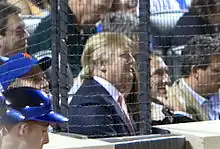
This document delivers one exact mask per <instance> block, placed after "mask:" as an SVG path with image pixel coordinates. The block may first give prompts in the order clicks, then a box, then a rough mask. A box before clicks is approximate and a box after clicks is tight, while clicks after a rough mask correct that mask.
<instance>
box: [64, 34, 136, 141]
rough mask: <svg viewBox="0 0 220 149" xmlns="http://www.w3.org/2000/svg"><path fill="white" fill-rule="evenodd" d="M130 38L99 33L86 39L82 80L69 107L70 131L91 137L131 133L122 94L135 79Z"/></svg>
mask: <svg viewBox="0 0 220 149" xmlns="http://www.w3.org/2000/svg"><path fill="white" fill-rule="evenodd" d="M131 52H132V42H131V40H130V39H129V38H127V37H126V36H124V35H120V34H116V33H104V32H103V33H99V34H97V35H95V36H93V37H91V38H89V39H88V41H87V43H86V45H85V49H84V52H83V55H82V58H81V62H82V66H83V73H82V77H84V80H83V83H82V85H81V86H80V88H79V89H78V91H77V92H76V93H75V94H74V95H73V99H72V100H71V101H70V104H69V105H70V108H69V118H70V120H69V125H68V126H69V127H68V130H69V132H72V133H77V134H83V135H87V136H89V137H92V138H97V137H112V136H128V135H134V127H133V124H132V120H131V118H130V117H129V112H128V109H127V105H126V101H125V98H126V97H127V96H128V95H129V92H130V91H131V88H132V83H133V79H134V72H133V68H134V67H133V66H134V62H135V60H134V58H133V56H132V54H131Z"/></svg>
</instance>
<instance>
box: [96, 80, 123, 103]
mask: <svg viewBox="0 0 220 149" xmlns="http://www.w3.org/2000/svg"><path fill="white" fill-rule="evenodd" d="M93 79H94V80H96V81H97V82H98V83H99V84H100V85H102V87H104V88H105V89H106V90H107V91H108V93H109V94H110V95H111V96H112V98H113V99H114V100H115V101H116V102H117V101H118V97H119V95H120V92H119V91H118V90H117V89H116V88H115V87H114V86H113V85H112V84H111V83H110V82H108V81H107V80H105V79H103V78H100V77H97V76H94V77H93Z"/></svg>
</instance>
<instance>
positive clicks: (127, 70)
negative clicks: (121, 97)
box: [100, 49, 135, 94]
mask: <svg viewBox="0 0 220 149" xmlns="http://www.w3.org/2000/svg"><path fill="white" fill-rule="evenodd" d="M134 63H135V60H134V57H133V56H132V53H131V51H125V50H124V49H118V50H115V52H114V53H112V55H111V57H109V58H108V60H107V62H106V63H105V64H101V67H100V68H101V71H102V72H104V78H105V79H106V80H108V81H109V82H110V83H112V84H113V85H114V86H115V87H116V88H117V89H118V90H119V91H120V92H121V93H125V94H126V93H129V92H130V91H131V88H132V84H133V79H134Z"/></svg>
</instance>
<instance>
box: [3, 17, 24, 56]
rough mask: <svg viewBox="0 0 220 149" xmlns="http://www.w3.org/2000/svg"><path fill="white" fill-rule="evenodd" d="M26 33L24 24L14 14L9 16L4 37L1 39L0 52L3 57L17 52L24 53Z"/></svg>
mask: <svg viewBox="0 0 220 149" xmlns="http://www.w3.org/2000/svg"><path fill="white" fill-rule="evenodd" d="M27 37H28V33H27V31H26V30H25V25H24V22H23V21H22V20H21V18H20V17H19V16H18V15H16V14H14V15H10V16H9V18H8V21H7V28H6V32H5V36H4V37H3V38H1V42H0V43H1V51H4V52H3V55H4V56H9V55H13V54H15V53H17V52H24V51H25V47H26V45H27Z"/></svg>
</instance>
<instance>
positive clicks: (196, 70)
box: [191, 65, 199, 80]
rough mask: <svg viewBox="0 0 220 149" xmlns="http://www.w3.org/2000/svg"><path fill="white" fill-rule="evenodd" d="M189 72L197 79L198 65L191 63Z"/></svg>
mask: <svg viewBox="0 0 220 149" xmlns="http://www.w3.org/2000/svg"><path fill="white" fill-rule="evenodd" d="M191 74H192V75H193V77H194V78H195V79H196V80H198V77H199V74H198V67H197V66H195V65H193V66H192V67H191Z"/></svg>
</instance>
